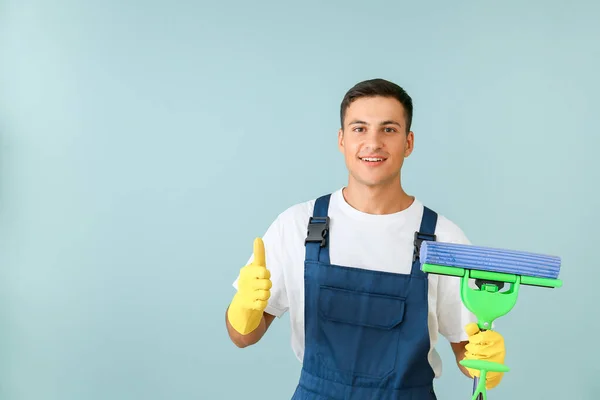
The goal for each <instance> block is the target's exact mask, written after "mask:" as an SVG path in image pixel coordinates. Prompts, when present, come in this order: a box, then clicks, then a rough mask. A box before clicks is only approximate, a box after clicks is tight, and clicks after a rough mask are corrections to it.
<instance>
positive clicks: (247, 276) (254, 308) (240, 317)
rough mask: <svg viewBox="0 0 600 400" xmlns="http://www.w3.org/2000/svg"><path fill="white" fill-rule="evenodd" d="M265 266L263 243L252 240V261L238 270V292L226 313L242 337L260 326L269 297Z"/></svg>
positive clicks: (269, 276) (269, 278)
mask: <svg viewBox="0 0 600 400" xmlns="http://www.w3.org/2000/svg"><path fill="white" fill-rule="evenodd" d="M266 264H267V263H266V257H265V246H264V243H263V241H262V239H260V238H257V239H255V240H254V257H253V260H252V262H251V263H250V264H248V265H246V266H244V267H243V268H242V269H241V270H240V276H239V279H238V291H237V293H236V294H235V296H234V297H233V300H232V301H231V304H230V305H229V310H228V312H227V317H228V318H229V323H230V324H231V326H232V327H233V329H235V330H236V331H238V332H239V333H241V334H243V335H246V334H248V333H250V332H252V331H253V330H255V329H256V328H257V327H258V326H259V325H260V321H261V320H262V316H263V311H264V310H265V308H266V307H267V304H268V300H269V297H271V292H270V289H271V287H272V282H271V273H270V272H269V270H268V269H267V265H266Z"/></svg>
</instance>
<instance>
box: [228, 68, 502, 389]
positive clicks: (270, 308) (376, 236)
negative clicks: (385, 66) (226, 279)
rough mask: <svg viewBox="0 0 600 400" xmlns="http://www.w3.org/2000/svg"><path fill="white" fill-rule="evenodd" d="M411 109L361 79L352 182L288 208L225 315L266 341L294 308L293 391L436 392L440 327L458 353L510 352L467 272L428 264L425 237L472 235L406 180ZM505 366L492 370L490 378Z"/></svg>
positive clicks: (343, 138)
mask: <svg viewBox="0 0 600 400" xmlns="http://www.w3.org/2000/svg"><path fill="white" fill-rule="evenodd" d="M412 114H413V105H412V100H411V98H410V96H409V95H408V94H407V93H406V92H405V91H404V90H403V89H402V88H401V87H399V86H397V85H396V84H394V83H392V82H388V81H385V80H382V79H374V80H368V81H364V82H361V83H359V84H357V85H356V86H354V87H353V88H352V89H350V90H349V91H348V93H346V95H345V97H344V99H343V101H342V104H341V110H340V117H341V127H340V130H339V132H338V146H339V150H340V151H341V152H342V154H343V155H344V157H345V162H346V166H347V169H348V171H349V176H348V184H347V185H346V186H345V187H343V188H341V189H339V190H337V191H335V192H333V193H331V194H328V195H325V196H322V197H319V198H318V199H314V200H311V201H307V202H304V203H300V204H296V205H294V206H292V207H290V208H288V209H287V210H285V211H284V212H282V213H281V214H279V215H278V217H277V218H276V220H275V221H274V222H273V223H272V224H271V226H270V227H269V229H268V230H267V232H266V233H265V235H264V237H263V238H262V239H256V241H255V243H254V253H253V255H252V256H251V257H250V260H249V261H248V263H247V265H246V266H245V267H243V268H242V269H241V271H240V275H239V277H238V279H237V280H236V281H235V282H234V287H236V288H237V289H238V291H237V293H236V294H235V296H234V297H233V300H232V302H231V304H230V305H229V307H228V309H227V313H226V321H227V322H226V323H227V330H228V333H229V336H230V338H231V340H232V341H233V342H234V343H235V344H236V345H237V346H239V347H246V346H250V345H252V344H255V343H257V342H258V341H259V340H260V339H261V338H262V337H263V335H264V334H265V332H266V331H267V329H268V328H269V326H270V324H271V323H272V321H273V320H274V318H275V317H281V316H282V315H283V314H284V313H285V312H289V313H290V320H291V331H292V347H293V350H294V352H295V354H296V356H297V357H298V359H299V360H300V361H301V362H302V363H303V365H302V372H301V376H300V381H299V384H298V386H297V389H296V391H295V393H294V395H293V399H294V400H304V399H315V400H321V399H340V400H342V399H379V400H388V399H389V400H391V399H411V400H421V399H423V400H424V399H435V398H436V397H435V394H434V391H433V379H434V377H438V376H440V373H441V360H440V358H439V355H438V354H437V352H436V351H435V349H434V346H435V344H436V343H437V340H438V333H439V334H441V335H443V336H445V337H446V338H447V340H448V341H449V342H450V343H451V346H452V349H453V351H454V354H455V355H456V361H457V362H458V361H460V360H462V359H463V358H464V357H467V358H478V359H487V360H491V361H497V362H503V361H504V354H505V349H504V341H503V339H502V337H501V336H500V335H499V334H498V333H496V332H492V331H485V332H479V331H478V329H477V325H476V324H473V322H474V321H475V318H474V316H473V315H471V314H470V313H469V312H468V311H467V310H466V309H465V308H464V306H463V305H462V303H461V299H460V294H459V281H458V279H457V278H454V277H445V276H439V275H427V274H425V273H423V272H422V271H421V270H420V264H419V260H418V248H419V244H420V240H422V239H425V240H438V241H444V242H455V243H469V242H468V239H467V238H466V237H465V235H464V234H463V232H462V231H461V229H460V228H459V227H457V226H456V225H455V224H454V223H452V222H451V221H450V220H448V219H447V218H445V217H443V216H441V215H438V214H437V213H435V212H434V211H432V210H430V209H429V208H427V207H425V206H424V205H423V204H422V203H420V202H419V200H417V199H416V198H415V197H414V196H411V195H409V194H407V193H406V192H405V191H404V189H403V187H402V184H401V170H402V165H403V163H404V159H405V158H406V157H408V156H409V155H410V154H411V152H412V151H413V147H414V134H413V132H412V131H411V123H412ZM415 232H418V234H417V236H416V240H415ZM459 368H460V369H461V370H462V371H463V373H464V374H465V375H467V376H469V377H472V376H473V375H472V374H475V375H478V372H476V371H469V370H467V369H465V368H464V367H462V366H460V365H459ZM501 378H502V374H498V373H489V375H488V378H487V381H486V386H487V387H488V388H493V387H495V386H496V385H498V383H499V382H500V380H501Z"/></svg>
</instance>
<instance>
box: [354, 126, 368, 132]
mask: <svg viewBox="0 0 600 400" xmlns="http://www.w3.org/2000/svg"><path fill="white" fill-rule="evenodd" d="M352 130H353V131H354V132H364V130H365V128H362V127H360V126H357V127H356V128H354V129H352Z"/></svg>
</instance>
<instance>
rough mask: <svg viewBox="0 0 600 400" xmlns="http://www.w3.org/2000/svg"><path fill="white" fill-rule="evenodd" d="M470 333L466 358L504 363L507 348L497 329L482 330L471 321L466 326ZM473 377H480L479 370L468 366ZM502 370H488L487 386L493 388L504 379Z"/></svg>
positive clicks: (468, 333) (466, 347)
mask: <svg viewBox="0 0 600 400" xmlns="http://www.w3.org/2000/svg"><path fill="white" fill-rule="evenodd" d="M465 331H466V332H467V335H469V343H468V344H467V345H466V346H465V350H466V352H465V358H466V359H469V360H486V361H493V362H497V363H501V364H503V363H504V357H505V355H506V349H505V348H504V338H503V337H502V335H500V334H499V333H498V332H496V331H480V330H479V326H478V325H477V324H475V323H470V324H468V325H467V326H466V327H465ZM467 370H468V371H469V373H470V374H471V377H475V376H477V377H479V370H476V369H471V368H467ZM503 375H504V373H502V372H488V373H487V376H486V382H485V387H486V389H492V388H494V387H496V386H497V385H498V384H499V383H500V381H501V380H502V376H503Z"/></svg>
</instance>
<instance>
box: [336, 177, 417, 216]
mask: <svg viewBox="0 0 600 400" xmlns="http://www.w3.org/2000/svg"><path fill="white" fill-rule="evenodd" d="M342 194H343V195H344V199H345V200H346V202H347V203H348V204H349V205H350V206H351V207H353V208H354V209H356V210H358V211H361V212H364V213H366V214H375V215H384V214H393V213H397V212H400V211H403V210H406V209H407V208H408V207H410V205H411V204H412V203H413V201H414V200H415V198H414V197H413V196H409V195H408V194H407V193H406V192H405V191H404V189H402V185H401V184H400V182H399V181H398V180H395V181H394V182H393V183H389V184H382V185H378V186H367V185H363V184H360V183H358V182H354V181H353V180H352V179H350V180H349V181H348V186H347V187H345V188H344V189H343V190H342Z"/></svg>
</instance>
